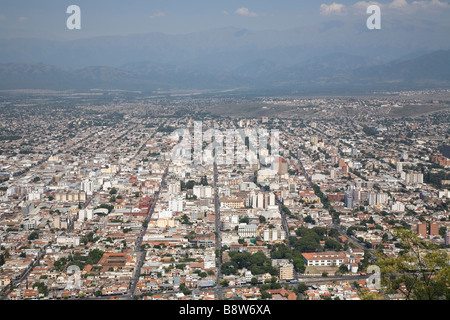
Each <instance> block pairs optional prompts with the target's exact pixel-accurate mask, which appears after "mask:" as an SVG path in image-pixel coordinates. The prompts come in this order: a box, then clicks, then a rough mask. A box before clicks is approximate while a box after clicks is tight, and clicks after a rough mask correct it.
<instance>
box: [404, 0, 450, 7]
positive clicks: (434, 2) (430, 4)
mask: <svg viewBox="0 0 450 320" xmlns="http://www.w3.org/2000/svg"><path fill="white" fill-rule="evenodd" d="M412 4H413V5H415V6H420V7H425V8H432V7H434V8H449V7H450V5H449V4H448V3H447V2H441V1H439V0H431V1H414V2H413V3H412Z"/></svg>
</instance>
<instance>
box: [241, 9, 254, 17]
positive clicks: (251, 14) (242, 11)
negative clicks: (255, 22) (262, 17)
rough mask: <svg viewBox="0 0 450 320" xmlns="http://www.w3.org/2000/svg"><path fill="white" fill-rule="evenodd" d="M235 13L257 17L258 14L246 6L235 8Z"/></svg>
mask: <svg viewBox="0 0 450 320" xmlns="http://www.w3.org/2000/svg"><path fill="white" fill-rule="evenodd" d="M236 14H239V15H241V16H245V17H257V16H258V14H257V13H256V12H251V11H249V10H248V8H239V9H237V10H236Z"/></svg>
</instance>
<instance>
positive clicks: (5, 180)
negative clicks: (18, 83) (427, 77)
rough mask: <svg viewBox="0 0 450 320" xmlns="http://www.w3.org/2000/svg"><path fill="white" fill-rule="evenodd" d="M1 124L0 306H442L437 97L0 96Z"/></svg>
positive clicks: (448, 189)
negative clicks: (62, 302) (81, 302)
mask: <svg viewBox="0 0 450 320" xmlns="http://www.w3.org/2000/svg"><path fill="white" fill-rule="evenodd" d="M0 119H1V121H0V140H1V143H0V182H1V183H0V198H1V202H0V246H1V249H0V290H1V298H2V299H5V300H26V299H30V300H33V299H49V300H55V299H88V300H111V299H117V300H365V299H368V300H375V299H386V300H404V299H445V300H447V299H449V298H450V288H449V283H450V281H449V276H448V274H449V272H448V268H449V265H448V261H449V259H448V258H449V252H450V250H449V249H450V228H449V226H450V218H449V203H450V200H449V199H450V175H449V171H450V142H449V135H450V126H449V123H450V90H447V91H445V90H444V91H415V92H406V91H405V92H395V93H387V92H386V93H379V94H376V95H375V94H374V95H373V96H357V97H234V96H232V95H226V94H225V93H224V94H223V95H222V96H215V95H209V96H208V95H207V94H198V95H195V94H189V93H180V94H174V93H170V92H168V93H158V94H156V95H154V96H146V95H143V94H140V93H133V92H131V93H130V92H128V93H127V92H114V91H101V90H97V91H96V90H92V91H90V92H88V93H75V92H65V93H62V92H51V91H49V92H40V91H11V92H6V91H4V92H2V93H1V94H0ZM199 132H200V133H199ZM180 133H181V134H180ZM211 137H214V139H212V138H211ZM213 141H214V142H215V143H212V142H213ZM222 142H223V143H222ZM226 142H228V144H226ZM222 147H223V148H222ZM227 147H229V148H228V149H227ZM225 150H226V151H227V152H230V153H225ZM224 154H226V155H227V157H225V156H224ZM230 154H231V156H230ZM239 157H241V158H239ZM373 271H375V272H374V273H373ZM423 275H425V280H426V281H422V282H420V280H421V279H424V277H423ZM380 279H381V280H380ZM379 280H380V281H379ZM413 280H416V281H413ZM419 282H420V286H419V285H417V284H418V283H419ZM424 283H425V284H426V285H427V286H425V285H424Z"/></svg>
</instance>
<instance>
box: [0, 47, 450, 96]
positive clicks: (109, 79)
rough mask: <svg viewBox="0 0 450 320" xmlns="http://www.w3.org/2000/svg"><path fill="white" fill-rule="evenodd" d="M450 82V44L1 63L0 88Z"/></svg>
mask: <svg viewBox="0 0 450 320" xmlns="http://www.w3.org/2000/svg"><path fill="white" fill-rule="evenodd" d="M230 59H231V60H233V59H234V58H230ZM224 60H226V57H224ZM449 85H450V50H448V51H443V50H440V51H435V52H431V53H426V54H424V55H420V56H416V55H413V56H412V58H410V59H408V58H402V59H397V60H394V61H391V62H389V63H380V61H379V60H377V59H375V58H371V57H364V56H357V55H351V54H346V53H333V54H325V55H322V56H316V57H314V58H310V59H306V60H304V62H303V63H297V64H295V65H291V66H286V65H284V64H283V63H280V62H279V61H278V60H276V59H265V58H262V57H260V56H255V57H254V59H253V60H251V59H249V60H248V61H246V62H245V63H243V64H240V65H237V66H236V65H234V66H230V65H225V66H224V67H223V68H220V67H218V66H209V67H208V66H207V67H201V66H199V65H195V64H192V65H190V66H189V65H183V64H181V65H175V64H165V63H155V62H149V61H142V62H133V63H126V64H123V65H121V66H120V67H117V68H116V67H111V66H106V65H104V66H89V67H82V68H71V69H69V68H62V67H56V66H53V65H47V64H42V63H7V64H0V89H19V88H21V89H24V88H28V89H79V90H87V89H91V88H102V89H124V90H141V91H154V90H157V89H234V88H246V89H248V90H251V91H255V90H258V91H261V90H262V91H266V92H274V91H275V92H276V91H282V92H290V91H297V92H311V91H314V92H327V91H329V92H335V91H346V92H352V91H373V90H404V89H422V88H443V87H448V86H449Z"/></svg>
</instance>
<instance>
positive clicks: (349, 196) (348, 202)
mask: <svg viewBox="0 0 450 320" xmlns="http://www.w3.org/2000/svg"><path fill="white" fill-rule="evenodd" d="M344 205H345V207H346V208H349V209H353V192H352V191H351V190H350V191H346V192H345V193H344Z"/></svg>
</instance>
